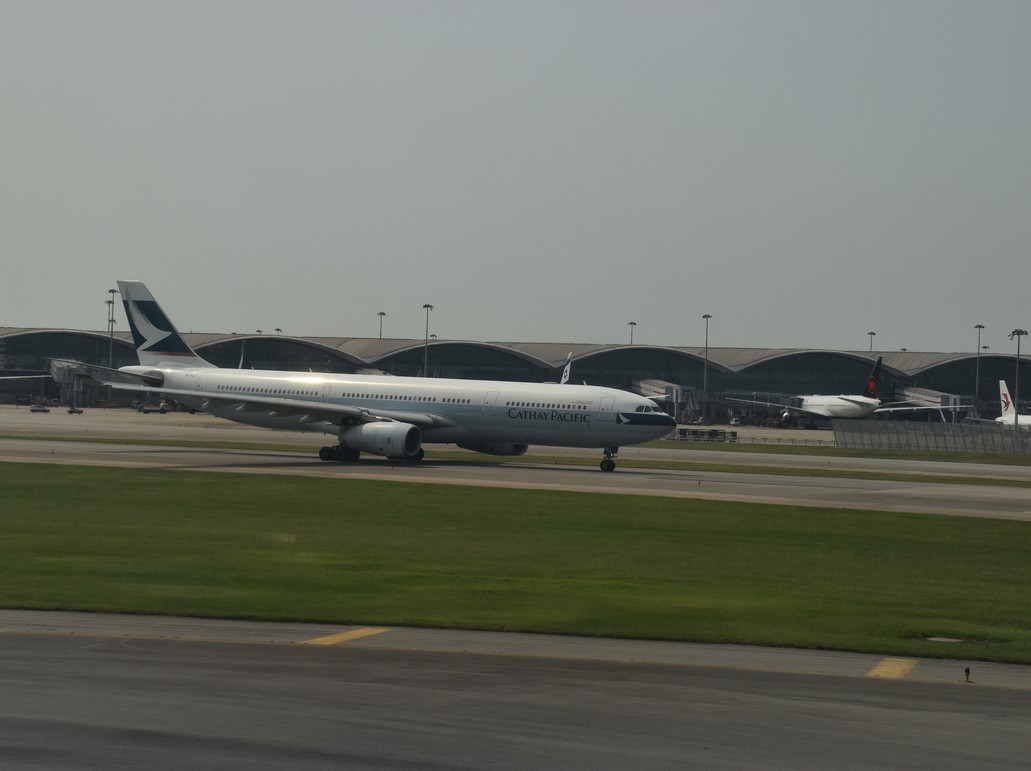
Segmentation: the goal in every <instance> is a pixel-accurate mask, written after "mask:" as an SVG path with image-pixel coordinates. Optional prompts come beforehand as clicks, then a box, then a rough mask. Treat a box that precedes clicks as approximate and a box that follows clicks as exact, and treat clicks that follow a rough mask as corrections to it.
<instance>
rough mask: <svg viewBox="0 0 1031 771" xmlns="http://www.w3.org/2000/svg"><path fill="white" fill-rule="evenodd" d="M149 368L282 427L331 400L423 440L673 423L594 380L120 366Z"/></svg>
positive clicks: (321, 410)
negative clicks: (404, 426) (414, 429)
mask: <svg viewBox="0 0 1031 771" xmlns="http://www.w3.org/2000/svg"><path fill="white" fill-rule="evenodd" d="M155 370H157V371H160V372H161V373H162V374H163V381H164V382H163V383H162V385H161V387H157V388H154V389H153V390H154V391H157V392H161V393H166V394H168V395H170V396H171V397H172V398H174V399H176V400H178V401H181V402H183V403H184V404H186V405H188V406H190V407H194V408H197V409H202V410H204V411H206V412H209V413H211V414H213V415H216V416H219V417H222V418H227V419H229V420H233V421H236V422H239V423H247V424H250V425H254V426H261V427H264V428H275V429H281V430H293V431H321V432H323V433H328V434H336V433H338V432H339V431H340V425H339V421H337V422H334V421H333V420H332V419H331V418H330V417H327V415H326V413H325V410H327V409H328V410H334V409H335V410H340V409H348V410H353V411H354V414H355V415H365V414H366V413H367V414H369V415H373V416H379V417H382V418H383V419H385V420H388V421H398V422H402V423H413V424H415V425H418V426H419V427H420V429H421V432H422V440H423V442H424V443H453V444H461V445H463V446H474V447H480V446H482V447H487V448H489V447H490V446H491V445H497V444H516V445H530V444H540V445H554V446H565V447H614V446H620V445H627V444H635V443H639V442H645V441H649V440H651V439H657V438H660V437H662V436H664V435H666V434H667V433H669V432H670V431H672V430H673V429H674V428H675V421H674V420H673V418H671V417H670V416H668V415H666V414H665V413H664V412H662V411H661V410H659V409H658V408H657V407H656V406H655V403H654V402H653V401H651V400H650V399H646V398H644V397H642V396H638V395H636V394H632V393H628V392H625V391H619V390H616V389H612V388H603V387H598V386H586V385H572V384H568V383H567V384H562V385H558V384H551V383H514V382H501V381H485V380H457V379H438V378H413V377H393V376H379V375H345V374H331V373H309V372H282V371H273V370H264V371H263V370H237V369H221V368H216V367H196V368H195V367H189V368H179V367H175V366H161V365H159V366H157V367H145V366H135V367H124V368H123V371H126V372H131V373H134V374H137V375H139V374H144V373H154V372H155ZM237 399H239V401H237ZM485 451H490V450H489V449H487V450H485ZM502 454H504V453H502Z"/></svg>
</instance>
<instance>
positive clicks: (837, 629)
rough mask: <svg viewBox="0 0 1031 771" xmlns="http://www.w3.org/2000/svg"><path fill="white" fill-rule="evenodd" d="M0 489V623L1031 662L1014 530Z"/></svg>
mask: <svg viewBox="0 0 1031 771" xmlns="http://www.w3.org/2000/svg"><path fill="white" fill-rule="evenodd" d="M0 489H2V491H3V513H2V514H0V543H2V547H0V554H2V560H0V605H2V606H4V607H9V608H52V609H78V610H102V611H118V612H133V613H159V614H181V615H198V616H214V617H224V618H259V619H285V620H305V621H324V622H335V623H356V624H382V625H413V626H437V627H461V628H473V629H497V630H522V631H537V632H553V633H566V634H579V635H604V636H619V637H639V638H654V639H668V640H697V641H714V642H738V643H749V644H762V645H787V646H800V647H819V648H834V649H843V650H855V651H869V652H879V653H894V654H904V655H922V656H947V657H955V658H967V659H984V660H996V661H1012V662H1021V663H1031V600H1029V599H1028V593H1027V586H1028V585H1029V583H1031V560H1029V559H1028V556H1029V555H1031V526H1029V525H1027V524H1026V523H1020V522H1007V521H993V520H974V519H964V518H959V517H933V516H925V515H915V514H892V513H878V512H857V511H845V510H830V509H800V508H791V507H783V506H758V505H754V504H739V503H725V502H711V501H692V500H678V499H667V498H644V497H635V496H619V495H592V494H584V493H556V492H543V491H526V490H507V489H482V488H472V487H452V486H443V485H415V484H396V483H381V482H372V481H363V480H329V479H310V478H304V479H301V478H294V477H288V476H272V475H267V476H257V475H233V474H208V473H190V472H179V471H141V470H119V469H106V468H83V467H73V466H52V465H31V464H0ZM927 637H950V638H957V639H959V640H961V642H958V643H940V642H931V641H928V640H926V639H925V638H927Z"/></svg>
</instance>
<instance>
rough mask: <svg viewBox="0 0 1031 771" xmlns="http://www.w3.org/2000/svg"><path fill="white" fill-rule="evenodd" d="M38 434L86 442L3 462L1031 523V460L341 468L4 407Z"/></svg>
mask: <svg viewBox="0 0 1031 771" xmlns="http://www.w3.org/2000/svg"><path fill="white" fill-rule="evenodd" d="M41 435H42V436H54V435H57V436H61V437H67V438H68V439H75V440H77V441H63V440H61V439H47V440H39V439H30V438H26V439H18V438H0V461H21V462H25V461H33V462H44V463H74V464H84V465H111V466H122V467H127V468H132V467H148V468H165V469H190V470H203V471H221V472H235V473H275V474H293V475H308V476H319V477H326V478H329V477H332V478H363V479H388V480H391V481H396V482H422V483H432V484H461V485H477V486H488V487H520V488H527V489H542V490H572V491H582V492H606V493H621V494H628V495H657V496H667V497H681V498H699V499H706V500H734V501H750V502H754V503H781V504H788V505H801V506H821V507H833V508H851V509H870V510H882V511H905V512H915V513H928V514H953V515H963V516H973V517H984V518H1002V519H1015V520H1025V521H1026V520H1029V519H1031V494H1029V492H1028V490H1027V489H1026V488H1019V487H1012V486H1005V485H999V484H995V482H996V480H999V479H1012V480H1021V481H1026V482H1031V467H1029V466H995V465H990V464H958V463H944V462H925V461H895V460H891V461H883V460H880V459H858V458H836V457H835V458H826V457H804V456H771V455H765V454H762V453H744V454H738V453H735V454H734V455H730V456H728V455H727V454H725V453H719V452H713V451H704V450H692V451H690V452H687V451H677V450H676V449H670V450H661V449H651V448H638V447H629V448H624V449H623V450H622V451H621V453H620V459H621V460H627V459H634V460H639V461H644V462H647V461H649V460H667V459H674V460H690V461H692V462H696V463H708V464H713V465H715V464H735V465H747V466H755V467H757V468H762V469H764V470H765V471H772V470H774V469H776V468H802V469H811V470H813V471H816V470H820V471H821V472H827V471H830V472H835V471H842V472H849V473H851V472H890V473H900V472H901V473H907V474H914V475H919V476H922V477H924V478H925V479H923V480H921V481H890V480H883V479H862V478H858V479H857V478H849V477H847V476H841V477H833V476H831V477H826V476H811V477H805V476H794V475H791V476H789V475H783V476H782V475H777V474H773V473H764V474H751V473H726V472H720V471H718V470H713V471H706V470H700V471H671V470H663V469H640V468H629V467H627V466H625V465H624V466H622V467H620V468H618V469H617V470H616V472H614V473H609V474H607V473H602V472H600V471H599V470H598V469H597V467H596V466H560V465H554V464H552V465H546V464H534V463H529V462H525V461H523V460H521V459H519V458H513V459H508V460H506V462H505V463H503V464H498V463H494V462H491V460H490V459H489V458H488V457H486V456H482V455H477V454H475V453H469V454H468V460H434V458H433V451H434V448H433V447H432V446H431V447H430V448H429V449H428V454H427V459H426V461H424V462H423V463H419V464H408V463H394V462H391V461H387V460H385V459H382V458H376V457H372V456H366V457H363V459H362V461H360V462H359V463H356V464H338V463H324V462H322V461H318V460H317V459H315V455H314V453H315V449H316V448H317V447H318V446H320V445H321V444H323V443H325V441H326V439H325V438H324V437H323V436H322V435H306V434H284V433H281V432H275V431H265V430H262V429H255V428H250V427H246V426H237V425H235V424H232V423H228V422H227V421H222V420H218V419H215V418H211V417H208V416H204V415H189V414H185V413H182V414H179V413H172V414H168V415H157V414H151V415H142V414H140V413H136V412H132V411H127V410H111V411H107V412H104V411H92V412H89V413H87V414H85V415H67V414H63V413H51V414H49V415H46V414H43V415H40V414H30V413H29V412H28V410H26V409H24V408H22V409H20V410H13V409H12V408H10V407H7V408H3V409H0V436H4V437H18V436H25V437H33V436H41ZM92 437H97V438H100V439H112V438H119V437H121V438H128V439H133V440H137V441H139V440H146V439H148V438H152V439H155V440H176V441H191V440H193V441H198V442H202V441H203V442H215V441H220V442H230V441H232V442H238V441H245V442H246V441H249V442H268V443H275V442H289V443H293V444H298V443H300V444H305V445H308V446H310V447H311V448H312V454H311V455H304V454H297V453H282V452H270V451H260V450H224V449H205V448H190V447H159V446H150V447H148V446H136V445H119V444H105V443H96V444H94V443H89V442H88V441H83V440H88V439H90V438H92ZM449 449H450V448H449ZM547 452H549V453H553V454H557V453H561V452H563V451H562V450H553V449H552V448H547ZM564 452H567V453H572V454H577V455H578V456H581V457H588V458H593V457H594V456H595V455H597V453H594V452H593V451H585V450H566V451H564ZM942 475H951V476H964V477H968V478H969V479H970V484H952V483H943V482H939V481H936V478H937V477H940V476H942Z"/></svg>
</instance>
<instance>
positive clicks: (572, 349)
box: [0, 327, 1031, 393]
mask: <svg viewBox="0 0 1031 771" xmlns="http://www.w3.org/2000/svg"><path fill="white" fill-rule="evenodd" d="M183 337H184V338H185V339H186V341H187V343H189V345H190V346H192V347H193V348H195V349H196V350H197V351H198V352H199V353H201V355H204V351H205V350H209V352H210V353H211V354H214V352H215V351H216V350H218V351H220V360H228V359H232V360H233V361H234V362H235V361H236V359H235V358H234V357H233V356H232V354H231V353H230V352H231V351H234V350H239V349H236V348H233V347H229V348H227V347H226V346H227V345H230V344H232V343H239V344H240V346H243V347H245V348H246V350H247V351H252V350H255V351H257V350H259V349H261V350H263V351H266V352H267V351H274V352H275V355H274V356H261V357H257V356H256V357H255V358H257V359H258V360H259V361H271V362H273V363H274V366H275V367H276V368H283V369H290V368H296V369H300V368H312V369H313V370H315V371H319V370H320V369H322V368H323V367H334V368H335V367H337V366H339V367H341V368H349V369H354V370H364V369H384V370H387V371H395V370H394V368H393V367H392V366H390V365H392V364H395V363H399V362H402V363H403V364H404V366H402V365H401V364H398V367H397V370H396V371H398V372H401V371H412V370H413V368H414V367H415V366H416V365H415V364H413V362H419V363H421V361H422V353H423V351H424V350H425V349H426V348H428V349H429V351H433V350H434V349H438V350H440V351H443V350H447V351H448V352H449V354H448V357H449V367H450V369H451V371H456V372H460V373H461V375H460V376H464V377H485V378H488V379H490V378H493V379H517V378H519V377H523V378H535V377H540V378H543V379H554V378H556V377H557V375H558V374H559V373H561V371H562V367H563V366H564V364H565V361H566V356H567V355H569V354H572V357H573V362H574V377H575V371H576V370H575V366H576V365H577V364H579V365H580V366H581V368H582V370H583V371H585V372H587V373H590V376H591V377H593V378H596V379H595V380H593V381H592V382H598V380H600V379H601V378H603V377H605V378H608V379H610V380H612V381H613V382H616V381H617V380H619V379H620V377H623V379H625V380H626V381H627V382H628V381H629V379H630V378H638V377H650V378H661V379H665V380H669V381H672V382H679V383H681V384H683V385H689V384H691V385H696V386H697V385H700V383H695V382H694V381H696V380H700V379H701V378H700V377H699V374H698V373H700V372H701V371H702V370H703V368H705V367H707V368H708V372H709V383H710V388H713V389H718V388H731V389H732V388H734V387H735V381H736V380H737V376H743V375H746V374H747V373H748V372H749V370H752V374H753V375H754V376H756V377H759V376H760V373H761V377H763V378H767V377H769V378H770V379H772V380H780V379H783V378H782V375H781V374H779V373H783V372H787V371H790V370H795V371H796V372H795V374H798V372H797V371H798V370H799V369H800V368H801V369H804V371H803V372H802V375H803V376H805V377H806V378H808V379H811V381H813V383H814V384H815V385H819V384H820V383H821V382H823V376H824V375H827V376H828V377H829V373H830V372H831V370H835V371H836V373H837V374H836V376H839V377H840V376H842V372H845V373H846V374H847V373H848V372H851V371H852V370H853V369H856V370H865V368H868V367H871V366H872V365H873V362H874V360H875V359H876V358H877V357H878V356H881V357H883V369H884V372H885V373H886V374H888V375H890V376H893V377H895V378H904V379H908V380H912V381H914V382H915V380H916V379H917V378H919V380H920V385H921V386H924V387H931V388H935V387H940V390H945V391H952V392H957V393H958V392H962V391H959V390H957V389H960V388H963V387H964V385H963V384H964V383H966V382H967V381H970V384H971V385H970V387H966V390H971V388H972V384H973V377H972V376H973V372H974V368H975V366H977V367H979V368H980V369H979V372H980V375H981V377H982V382H991V378H993V377H996V376H998V377H999V378H1000V379H1001V378H1004V377H1008V376H1010V375H1011V374H1012V368H1013V364H1014V361H1015V356H1014V355H1013V354H1003V353H998V352H992V353H990V354H988V353H986V354H982V355H981V356H980V357H978V356H977V354H976V353H969V352H965V353H945V352H921V351H833V350H814V349H810V348H725V347H709V348H708V350H706V349H705V348H704V347H700V346H677V347H668V346H650V345H635V346H629V345H617V344H593V343H528V342H522V343H504V342H483V341H476V340H446V339H444V340H442V339H433V340H430V341H429V342H428V343H427V341H425V340H420V339H403V338H402V339H399V338H385V339H380V338H359V337H291V336H286V335H277V334H246V335H238V334H227V333H210V332H187V333H184V334H183ZM75 340H78V341H79V343H75V342H74V341H75ZM109 342H113V343H114V348H115V351H116V353H117V357H116V360H115V362H114V363H115V366H119V365H120V364H124V363H125V360H127V359H128V358H130V357H133V351H132V342H131V336H130V334H129V333H128V332H127V331H125V330H120V331H116V332H115V333H114V334H113V335H112V336H110V337H109V335H108V333H107V332H98V331H91V330H73V329H47V328H19V327H0V368H7V369H33V368H36V369H39V368H42V367H44V366H45V364H41V363H40V362H44V361H45V359H46V357H48V356H53V357H58V358H94V359H96V361H92V362H91V363H97V364H106V363H107V360H108V346H107V345H104V344H108V343H109ZM251 343H253V344H254V346H253V348H252V347H251V346H250V345H249V344H251ZM305 351H308V352H309V353H305ZM506 357H508V358H507V361H508V362H509V364H508V365H505V364H504V362H505V360H506ZM295 359H296V361H297V364H296V365H295V366H293V367H291V366H290V365H291V364H292V363H293V362H294V360H295ZM792 360H795V362H796V364H797V365H798V366H796V367H792ZM499 361H500V362H501V366H500V367H499V364H498V362H499ZM822 361H826V367H824V365H823V364H821V362H822ZM975 361H976V362H977V364H976V365H975ZM334 362H335V363H334ZM456 362H457V363H456ZM478 362H479V364H478ZM487 362H490V366H487ZM519 362H522V366H520V365H519ZM480 365H483V366H480ZM245 366H246V365H245ZM1023 366H1028V367H1031V359H1024V358H1023V357H1022V367H1023ZM592 367H594V368H595V369H592ZM752 368H755V369H754V370H753V369H752ZM506 369H507V370H510V371H511V372H512V373H513V374H514V376H513V377H511V378H504V377H502V376H501V375H499V374H498V373H499V372H502V371H503V370H506ZM824 369H826V370H827V371H826V372H821V370H824ZM420 371H421V366H420ZM619 371H622V372H623V375H622V376H620V375H619ZM484 372H489V373H490V374H484ZM601 373H604V375H602V374H601ZM1029 374H1031V373H1029ZM848 377H850V378H851V377H852V376H851V375H848ZM713 378H716V381H714V380H713ZM746 379H747V378H746ZM850 382H851V381H850ZM738 385H739V386H740V385H744V383H743V382H742V383H739V384H738ZM790 385H796V383H790ZM946 385H948V386H949V387H945V386H946ZM747 387H748V388H754V384H749V385H748V386H747ZM770 387H771V388H775V387H777V386H776V384H775V383H770ZM786 387H787V384H786ZM982 390H984V386H983V385H982ZM788 392H796V393H797V392H798V391H797V390H793V389H789V390H788ZM827 392H830V391H825V393H827Z"/></svg>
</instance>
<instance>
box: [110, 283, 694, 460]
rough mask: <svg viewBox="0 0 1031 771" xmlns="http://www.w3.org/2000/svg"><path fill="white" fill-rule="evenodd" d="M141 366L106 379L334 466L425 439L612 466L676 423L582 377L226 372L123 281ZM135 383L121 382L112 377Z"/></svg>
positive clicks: (418, 445) (404, 455) (415, 453)
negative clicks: (272, 434)
mask: <svg viewBox="0 0 1031 771" xmlns="http://www.w3.org/2000/svg"><path fill="white" fill-rule="evenodd" d="M118 291H119V292H120V293H121V295H122V302H123V303H124V305H125V312H126V316H127V317H128V319H129V326H130V328H131V329H132V336H133V341H134V343H135V345H136V354H137V356H138V357H139V361H140V364H139V366H129V367H121V368H120V369H118V370H103V369H102V368H93V369H94V370H101V371H106V372H108V373H109V374H108V376H107V377H105V378H103V379H104V381H105V385H110V386H111V387H112V388H116V389H121V390H132V391H149V392H153V393H160V394H164V395H166V396H169V397H171V398H173V399H175V400H177V401H179V402H182V403H183V404H185V405H187V406H189V407H193V408H196V409H200V410H203V411H205V412H208V413H210V414H212V415H216V416H218V417H221V418H226V419H228V420H233V421H236V422H238V423H247V424H249V425H253V426H261V427H263V428H274V429H278V430H290V431H321V432H323V433H326V434H330V435H333V436H335V437H336V438H337V443H336V444H335V445H329V446H326V447H323V448H322V449H321V450H320V451H319V457H320V458H321V459H322V460H325V461H356V460H358V458H359V456H360V454H361V453H363V452H367V453H371V454H373V455H381V456H385V457H387V458H395V459H401V460H408V461H420V460H422V459H423V455H424V451H423V445H424V444H455V445H457V446H459V447H462V448H465V449H467V450H474V451H476V452H482V453H488V454H491V455H522V454H523V453H525V452H526V450H527V447H528V446H529V445H531V444H539V445H547V446H554V447H597V448H600V449H601V450H602V454H603V458H602V461H601V469H602V471H612V470H613V469H614V468H615V467H616V463H615V461H614V460H613V458H615V456H616V453H617V451H618V449H619V447H620V446H622V445H628V444H637V443H640V442H646V441H649V440H651V439H658V438H660V437H662V436H665V435H666V434H667V433H669V432H670V431H672V430H673V429H674V428H675V426H676V422H675V421H674V420H673V418H671V417H670V416H669V415H667V414H666V413H665V412H663V411H662V410H660V409H659V408H658V407H657V406H656V405H655V403H654V402H653V401H651V400H650V399H646V398H644V397H643V396H638V395H636V394H632V393H627V392H626V391H619V390H616V389H614V388H601V387H598V386H588V385H574V384H571V383H568V382H566V383H562V384H555V383H517V382H506V381H494V380H457V379H438V378H419V377H393V376H387V375H341V374H333V373H315V372H281V371H275V370H244V369H223V368H219V367H216V366H214V365H213V364H210V363H209V362H207V361H205V360H204V359H202V358H201V357H200V356H198V355H197V354H196V353H195V352H194V351H193V350H192V349H191V348H190V347H189V345H187V344H186V341H185V340H183V338H182V336H181V335H180V334H179V332H178V331H177V330H176V328H175V326H174V325H173V324H172V322H171V321H170V320H169V318H168V316H166V315H165V313H164V311H162V309H161V306H159V305H158V303H157V301H156V300H155V299H154V297H153V295H151V293H150V291H149V290H148V289H147V287H146V286H145V285H144V284H143V283H141V282H139V281H119V282H118ZM112 372H117V373H118V374H119V375H121V376H126V377H128V378H129V379H130V380H131V381H134V382H131V383H124V382H114V381H113V380H112V379H111V377H110V373H112Z"/></svg>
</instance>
